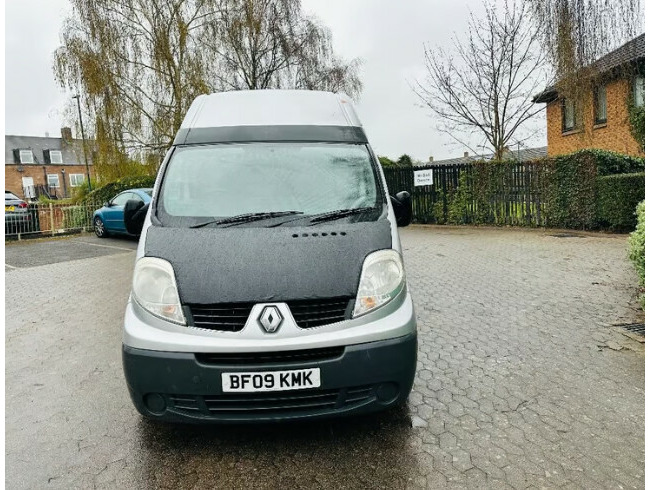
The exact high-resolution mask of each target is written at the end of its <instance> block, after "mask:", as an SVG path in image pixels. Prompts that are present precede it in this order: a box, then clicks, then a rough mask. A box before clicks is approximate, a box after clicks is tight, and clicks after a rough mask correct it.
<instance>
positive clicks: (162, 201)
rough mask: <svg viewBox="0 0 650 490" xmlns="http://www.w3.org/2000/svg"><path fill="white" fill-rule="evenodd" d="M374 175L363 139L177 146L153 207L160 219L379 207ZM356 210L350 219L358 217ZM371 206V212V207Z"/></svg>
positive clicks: (174, 221)
mask: <svg viewBox="0 0 650 490" xmlns="http://www.w3.org/2000/svg"><path fill="white" fill-rule="evenodd" d="M375 175H376V174H375V171H374V168H373V163H372V159H371V156H370V153H369V151H368V149H367V147H366V146H365V145H355V144H326V143H246V144H214V145H200V146H199V145H197V146H187V147H179V148H177V149H176V150H175V151H174V154H173V156H172V157H171V160H170V161H169V164H168V166H167V169H166V171H165V176H164V180H163V182H162V187H161V194H160V198H159V201H158V205H157V206H158V208H157V210H158V213H157V215H158V217H159V218H160V219H161V221H162V223H163V225H176V226H182V225H187V226H192V225H195V224H196V223H198V222H200V221H203V220H205V219H206V218H215V219H219V218H229V217H233V216H241V215H245V214H249V213H282V212H289V211H291V212H293V213H294V214H296V215H303V214H304V215H305V218H307V217H308V216H313V215H322V214H323V213H329V212H332V211H339V210H350V209H360V208H370V209H372V210H377V211H380V209H381V203H382V202H383V199H382V197H381V192H380V188H379V187H378V185H377V179H376V177H375ZM362 214H363V213H359V214H355V215H354V219H364V218H363V217H362V216H361V215H362ZM373 214H374V219H377V217H378V213H373ZM297 218H300V216H297ZM275 219H276V220H277V219H278V218H277V217H276V218H275ZM294 219H295V218H294ZM283 220H284V221H287V220H288V219H287V217H286V216H285V217H284V218H283ZM262 225H263V224H257V226H262Z"/></svg>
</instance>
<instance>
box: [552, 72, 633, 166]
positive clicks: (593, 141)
mask: <svg viewBox="0 0 650 490" xmlns="http://www.w3.org/2000/svg"><path fill="white" fill-rule="evenodd" d="M606 89H607V123H605V124H604V125H598V126H594V98H593V96H592V95H591V92H589V94H588V95H587V96H586V97H585V108H584V111H583V121H584V123H583V126H584V128H583V129H581V130H577V131H571V132H569V133H564V134H563V133H562V103H561V102H560V101H559V100H557V101H555V102H551V103H549V104H547V105H546V125H547V138H548V154H549V156H554V155H564V154H567V153H572V152H574V151H577V150H581V149H583V148H598V149H601V150H610V151H616V152H618V153H625V154H628V155H634V156H640V157H644V156H645V154H644V153H643V152H642V151H640V148H639V145H638V143H637V142H636V141H635V140H634V137H633V136H632V133H631V132H630V125H629V121H628V110H627V103H628V94H629V91H630V84H629V82H628V81H627V80H625V79H622V80H614V81H612V82H610V83H608V84H607V87H606Z"/></svg>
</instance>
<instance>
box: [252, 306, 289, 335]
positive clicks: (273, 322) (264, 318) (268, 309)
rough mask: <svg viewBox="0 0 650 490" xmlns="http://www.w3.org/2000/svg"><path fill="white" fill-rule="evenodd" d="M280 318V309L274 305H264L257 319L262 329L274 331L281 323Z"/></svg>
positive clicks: (269, 331)
mask: <svg viewBox="0 0 650 490" xmlns="http://www.w3.org/2000/svg"><path fill="white" fill-rule="evenodd" d="M282 320H283V318H282V315H281V314H280V310H278V308H277V307H276V306H265V307H264V309H262V314H261V315H260V317H259V320H258V321H259V322H260V325H262V328H263V329H264V330H266V331H267V332H268V333H274V332H277V330H278V328H280V325H282Z"/></svg>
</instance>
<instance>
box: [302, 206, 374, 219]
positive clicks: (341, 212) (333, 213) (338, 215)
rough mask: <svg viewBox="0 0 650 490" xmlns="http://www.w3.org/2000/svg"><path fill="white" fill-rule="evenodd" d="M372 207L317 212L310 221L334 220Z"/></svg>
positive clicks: (363, 211)
mask: <svg viewBox="0 0 650 490" xmlns="http://www.w3.org/2000/svg"><path fill="white" fill-rule="evenodd" d="M374 209H375V208H371V207H365V208H352V209H337V210H336V211H329V212H327V213H322V214H317V215H315V216H314V217H313V218H312V219H311V220H310V221H311V222H312V223H321V222H323V221H334V220H336V219H340V218H345V217H346V216H352V215H353V214H361V213H366V212H368V211H372V210H374Z"/></svg>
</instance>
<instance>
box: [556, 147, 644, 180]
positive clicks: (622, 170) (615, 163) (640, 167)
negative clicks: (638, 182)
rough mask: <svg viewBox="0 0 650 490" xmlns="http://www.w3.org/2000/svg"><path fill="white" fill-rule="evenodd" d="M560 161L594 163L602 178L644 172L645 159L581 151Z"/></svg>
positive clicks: (608, 152)
mask: <svg viewBox="0 0 650 490" xmlns="http://www.w3.org/2000/svg"><path fill="white" fill-rule="evenodd" d="M556 158H558V159H569V160H574V161H577V162H579V163H582V164H583V165H584V164H585V163H590V162H592V163H593V165H594V166H595V167H596V173H597V174H598V175H600V176H605V175H614V174H629V173H635V172H643V171H644V170H645V159H643V158H639V157H633V156H630V155H624V154H623V153H616V152H613V151H607V150H596V149H590V150H579V151H576V152H575V153H570V154H568V155H564V156H561V157H556Z"/></svg>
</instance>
